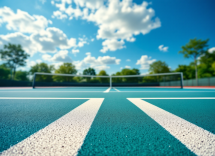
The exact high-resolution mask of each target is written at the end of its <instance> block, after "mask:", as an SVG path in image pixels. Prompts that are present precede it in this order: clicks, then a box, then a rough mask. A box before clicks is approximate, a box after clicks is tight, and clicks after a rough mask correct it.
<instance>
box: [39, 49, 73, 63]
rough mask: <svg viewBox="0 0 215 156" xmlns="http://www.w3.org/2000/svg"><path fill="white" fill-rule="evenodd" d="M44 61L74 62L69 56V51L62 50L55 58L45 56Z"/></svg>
mask: <svg viewBox="0 0 215 156" xmlns="http://www.w3.org/2000/svg"><path fill="white" fill-rule="evenodd" d="M42 59H43V60H45V61H50V62H72V59H71V57H70V56H69V55H68V51H67V50H61V51H59V52H58V53H56V54H55V55H54V56H53V57H52V56H51V55H48V54H44V55H43V56H42Z"/></svg>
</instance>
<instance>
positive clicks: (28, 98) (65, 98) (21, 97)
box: [0, 97, 94, 100]
mask: <svg viewBox="0 0 215 156" xmlns="http://www.w3.org/2000/svg"><path fill="white" fill-rule="evenodd" d="M0 99H43V100H51V99H59V100H71V99H76V100H78V99H94V98H36V97H0Z"/></svg>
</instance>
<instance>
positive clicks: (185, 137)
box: [127, 98, 215, 156]
mask: <svg viewBox="0 0 215 156" xmlns="http://www.w3.org/2000/svg"><path fill="white" fill-rule="evenodd" d="M127 99H128V100H129V101H131V102H132V103H133V104H135V105H136V106H137V107H139V108H140V109H141V110H142V111H143V112H145V113H146V114H147V115H148V116H150V117H151V118H152V119H153V120H155V121H156V122H157V123H158V124H160V125H161V126H162V127H163V128H165V129H166V130H167V131H168V132H169V133H170V134H171V135H172V136H174V137H175V138H176V139H178V140H179V141H180V142H181V143H183V144H184V145H185V146H186V147H187V148H188V149H189V150H191V151H192V152H193V153H195V154H196V155H203V156H207V155H215V135H214V134H213V133H210V132H209V131H207V130H204V129H203V128H200V127H198V126H196V125H194V124H192V123H190V122H188V121H186V120H184V119H182V118H180V117H178V116H176V115H174V114H172V113H169V112H167V111H165V110H163V109H161V108H159V107H156V106H154V105H152V104H150V103H148V102H146V101H143V100H142V99H141V98H127ZM144 99H145V98H144Z"/></svg>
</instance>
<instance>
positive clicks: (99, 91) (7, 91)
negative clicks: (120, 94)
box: [0, 91, 104, 93]
mask: <svg viewBox="0 0 215 156" xmlns="http://www.w3.org/2000/svg"><path fill="white" fill-rule="evenodd" d="M0 92H4V93H6V92H41V93H43V92H58V93H59V92H104V91H0Z"/></svg>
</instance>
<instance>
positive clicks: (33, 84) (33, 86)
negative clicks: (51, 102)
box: [32, 73, 36, 89]
mask: <svg viewBox="0 0 215 156" xmlns="http://www.w3.org/2000/svg"><path fill="white" fill-rule="evenodd" d="M35 80H36V73H34V78H33V82H32V88H33V89H34V88H35Z"/></svg>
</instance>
